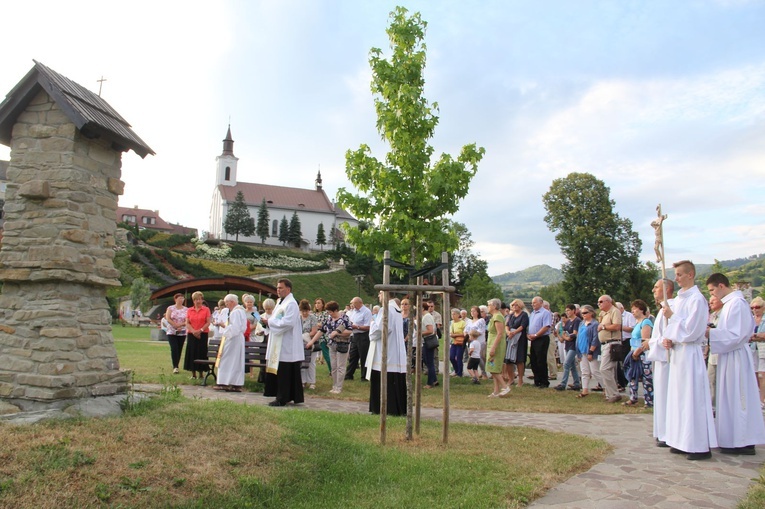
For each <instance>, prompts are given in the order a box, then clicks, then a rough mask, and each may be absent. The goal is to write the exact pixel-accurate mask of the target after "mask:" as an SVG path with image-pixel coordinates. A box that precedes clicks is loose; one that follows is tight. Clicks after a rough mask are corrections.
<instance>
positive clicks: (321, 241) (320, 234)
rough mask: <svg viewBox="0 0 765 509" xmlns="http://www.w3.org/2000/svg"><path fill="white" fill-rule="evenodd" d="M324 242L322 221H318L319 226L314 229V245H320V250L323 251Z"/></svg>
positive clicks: (325, 241) (325, 237)
mask: <svg viewBox="0 0 765 509" xmlns="http://www.w3.org/2000/svg"><path fill="white" fill-rule="evenodd" d="M326 243H327V235H326V234H325V233H324V223H319V228H318V229H317V230H316V245H318V246H321V250H322V251H324V245H325V244H326Z"/></svg>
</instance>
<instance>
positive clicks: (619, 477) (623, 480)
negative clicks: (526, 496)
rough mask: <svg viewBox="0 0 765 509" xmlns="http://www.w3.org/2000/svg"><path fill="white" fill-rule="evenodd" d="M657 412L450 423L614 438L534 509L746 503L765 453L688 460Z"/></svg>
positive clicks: (349, 409)
mask: <svg viewBox="0 0 765 509" xmlns="http://www.w3.org/2000/svg"><path fill="white" fill-rule="evenodd" d="M135 389H136V391H147V392H153V391H158V390H159V389H160V386H159V385H148V384H147V385H136V386H135ZM181 389H182V390H183V394H184V395H186V396H188V397H198V398H204V399H215V400H230V401H237V402H241V403H246V404H256V405H266V404H268V402H269V401H271V398H264V397H263V396H262V395H261V394H260V393H251V392H243V393H226V392H222V393H221V392H218V391H213V390H212V389H211V388H209V387H200V386H193V387H192V386H182V387H181ZM290 408H292V409H300V408H304V409H308V410H326V411H330V412H344V413H359V414H365V413H367V408H368V403H366V402H358V401H343V400H337V399H324V398H319V397H310V396H309V397H308V398H307V399H306V402H305V403H304V404H302V405H298V406H296V407H295V406H292V405H289V406H287V407H284V409H290ZM422 416H423V418H425V419H434V420H440V419H441V409H440V408H423V409H422ZM652 418H653V417H652V415H650V414H639V415H570V414H529V413H515V412H501V411H476V410H470V411H468V410H452V413H451V421H452V422H463V423H480V424H490V425H496V426H533V427H536V428H541V429H546V430H551V431H565V432H567V433H575V434H580V435H585V436H589V437H593V438H600V439H603V440H606V441H608V442H609V443H610V444H611V445H613V446H614V452H613V453H612V454H610V455H609V456H607V457H606V458H605V460H604V461H603V462H601V463H599V464H597V465H595V466H593V467H592V468H591V469H590V470H588V471H587V472H584V473H581V474H579V475H575V476H573V477H571V478H570V479H568V480H567V481H565V482H563V483H561V484H559V485H557V486H555V487H554V488H552V489H550V490H549V491H548V492H547V494H546V495H545V496H543V497H542V498H540V499H537V500H535V501H534V502H533V503H531V504H530V505H529V507H532V508H537V509H548V508H556V509H563V508H565V509H579V508H583V509H612V508H618V509H632V508H643V507H652V508H659V509H664V508H666V509H681V508H697V507H705V508H707V507H708V508H732V507H735V506H736V503H737V502H738V501H739V500H741V499H742V498H743V497H744V496H745V495H746V491H747V489H748V487H749V485H750V483H751V481H752V479H753V478H757V477H759V472H758V470H759V468H760V466H761V465H762V463H763V462H765V450H763V449H761V448H759V447H758V450H757V454H756V455H755V456H729V455H725V454H720V453H719V451H716V450H713V453H712V459H711V460H706V461H688V460H686V459H685V456H683V455H676V454H670V453H669V449H661V448H658V447H656V446H655V441H654V439H653V437H652V436H651V430H652Z"/></svg>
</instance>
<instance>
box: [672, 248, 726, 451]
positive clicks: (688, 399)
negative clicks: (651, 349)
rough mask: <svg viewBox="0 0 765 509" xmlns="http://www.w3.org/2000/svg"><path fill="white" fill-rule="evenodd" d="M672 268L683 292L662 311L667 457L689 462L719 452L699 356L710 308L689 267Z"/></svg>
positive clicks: (682, 264) (679, 264) (686, 263)
mask: <svg viewBox="0 0 765 509" xmlns="http://www.w3.org/2000/svg"><path fill="white" fill-rule="evenodd" d="M673 266H674V267H675V281H676V282H677V284H678V286H680V288H681V290H680V291H679V292H678V294H677V297H675V302H674V303H673V305H672V306H671V307H670V308H669V309H667V308H665V309H664V315H665V316H666V317H667V318H668V320H669V321H668V323H667V328H666V329H665V331H664V340H663V344H664V347H665V348H668V349H669V350H670V354H669V390H668V394H667V429H666V437H667V438H666V442H667V445H669V446H670V447H671V449H670V451H671V452H673V453H678V454H687V458H688V459H689V460H703V459H709V458H711V457H712V452H711V450H710V449H712V448H713V447H717V434H716V432H715V425H714V418H713V417H712V397H711V395H710V393H709V381H708V379H707V370H706V365H705V364H704V353H703V351H702V343H703V342H704V335H705V333H706V329H707V317H708V316H709V306H708V304H707V300H706V299H705V298H704V296H703V295H702V294H701V292H700V291H699V289H698V287H696V285H695V284H694V278H695V277H696V267H695V266H694V265H693V263H691V262H689V261H687V260H684V261H681V262H677V263H675V264H673Z"/></svg>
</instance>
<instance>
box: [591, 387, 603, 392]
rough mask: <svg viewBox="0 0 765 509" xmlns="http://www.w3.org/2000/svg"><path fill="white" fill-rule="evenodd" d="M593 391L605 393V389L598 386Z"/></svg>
mask: <svg viewBox="0 0 765 509" xmlns="http://www.w3.org/2000/svg"><path fill="white" fill-rule="evenodd" d="M593 391H594V392H603V387H601V386H600V385H598V386H597V387H595V388H594V389H593Z"/></svg>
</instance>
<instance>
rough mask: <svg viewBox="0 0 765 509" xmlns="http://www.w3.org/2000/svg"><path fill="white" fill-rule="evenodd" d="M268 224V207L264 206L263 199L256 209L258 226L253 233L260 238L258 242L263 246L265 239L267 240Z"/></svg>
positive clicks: (264, 200) (264, 201)
mask: <svg viewBox="0 0 765 509" xmlns="http://www.w3.org/2000/svg"><path fill="white" fill-rule="evenodd" d="M268 223H269V217H268V206H267V205H266V199H265V198H263V201H262V202H261V203H260V208H259V209H258V226H257V228H256V230H255V233H256V234H257V235H258V237H260V242H261V243H262V244H265V243H266V239H267V238H268Z"/></svg>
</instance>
